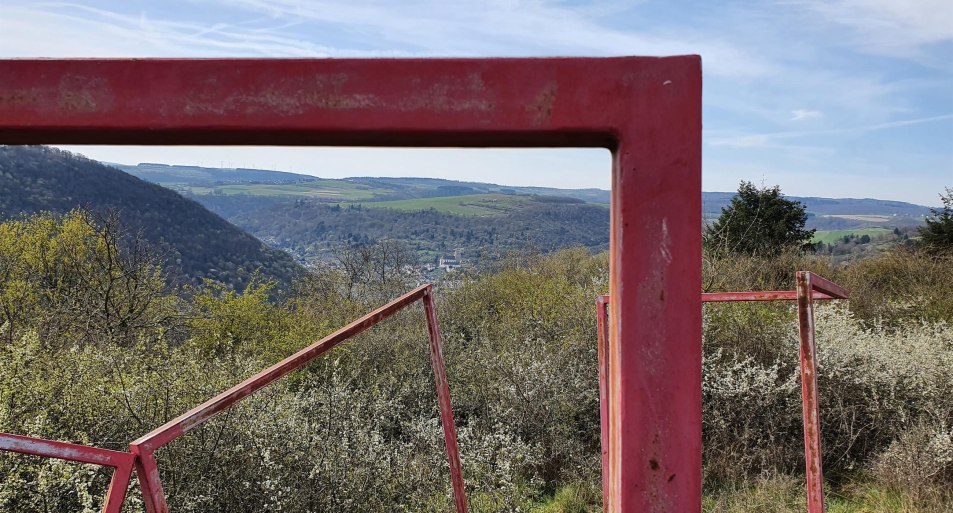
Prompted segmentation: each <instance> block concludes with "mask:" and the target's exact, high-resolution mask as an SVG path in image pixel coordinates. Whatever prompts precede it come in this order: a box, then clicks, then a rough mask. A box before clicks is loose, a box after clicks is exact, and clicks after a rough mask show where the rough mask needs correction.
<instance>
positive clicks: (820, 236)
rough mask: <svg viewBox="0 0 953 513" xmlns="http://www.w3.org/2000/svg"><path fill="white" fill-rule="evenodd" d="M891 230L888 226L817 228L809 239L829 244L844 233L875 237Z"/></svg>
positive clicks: (844, 234) (840, 237)
mask: <svg viewBox="0 0 953 513" xmlns="http://www.w3.org/2000/svg"><path fill="white" fill-rule="evenodd" d="M892 232H893V230H891V229H889V228H856V229H853V230H818V231H817V232H816V233H814V238H813V239H811V242H815V243H816V242H823V243H824V244H831V243H833V242H835V241H837V240H838V239H842V238H843V237H844V236H846V235H856V236H858V237H861V236H863V235H869V236H870V238H875V237H878V236H881V235H887V234H889V233H892Z"/></svg>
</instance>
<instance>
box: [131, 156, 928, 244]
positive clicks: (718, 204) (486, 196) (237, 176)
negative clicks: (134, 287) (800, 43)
mask: <svg viewBox="0 0 953 513" xmlns="http://www.w3.org/2000/svg"><path fill="white" fill-rule="evenodd" d="M120 167H121V168H122V169H124V170H126V171H128V172H129V173H131V174H134V175H136V176H139V177H142V178H143V179H145V180H150V181H153V182H156V183H159V184H162V185H164V186H166V187H169V188H172V189H173V190H176V191H178V192H180V193H181V194H183V195H184V196H186V197H188V198H192V199H195V200H196V201H198V202H200V203H201V204H203V205H204V206H205V207H207V208H209V209H210V210H212V211H213V212H216V213H218V214H219V215H221V216H222V217H224V218H225V219H228V220H229V221H231V222H232V223H234V224H236V225H238V226H239V227H241V228H243V229H245V230H248V231H249V232H250V233H252V234H253V235H255V236H256V237H258V238H260V239H261V240H263V241H266V242H267V243H268V244H270V245H272V246H273V247H278V248H282V249H285V250H288V251H290V252H292V253H293V254H294V255H295V256H297V257H299V258H305V259H311V258H323V257H324V256H325V255H326V253H327V251H328V250H329V249H330V248H332V247H333V246H334V245H335V244H339V243H341V242H342V241H351V242H368V241H374V240H378V239H380V238H383V237H392V238H398V239H402V240H405V241H406V242H408V243H409V244H410V245H411V246H412V247H413V248H414V249H416V250H417V251H418V252H419V253H421V254H422V255H427V254H430V253H439V252H447V251H454V250H461V251H462V252H463V253H464V254H467V255H468V256H469V257H470V258H471V259H476V258H477V255H487V254H496V253H499V252H501V251H505V250H507V249H519V247H520V246H521V245H531V246H535V247H537V248H538V249H541V250H544V251H548V250H551V249H558V248H560V247H565V246H570V245H574V244H581V245H584V246H587V247H589V248H590V249H593V250H597V249H600V248H604V247H607V245H608V237H609V211H608V208H606V207H607V206H608V202H609V199H610V192H609V191H607V190H603V189H557V188H551V187H519V186H507V185H498V184H492V183H483V182H465V181H457V180H445V179H440V178H412V177H401V178H390V177H353V178H343V179H330V178H318V177H315V176H310V175H302V174H295V173H286V172H279V171H267V170H260V169H258V170H254V169H216V168H205V167H195V166H166V165H162V164H138V165H136V166H120ZM734 194H735V193H734V192H703V193H702V212H703V216H704V218H705V219H706V220H711V219H714V218H716V217H717V216H718V215H719V214H720V212H721V209H722V208H723V207H725V206H726V205H728V203H729V202H730V201H731V198H732V197H733V196H734ZM789 198H790V199H792V200H796V201H801V202H802V203H804V204H805V205H806V207H807V211H808V228H816V229H818V230H819V232H818V237H819V240H824V238H825V237H827V236H828V235H830V237H828V238H831V237H834V235H833V234H840V232H842V231H846V232H847V233H848V234H849V233H851V232H852V231H856V232H857V233H861V231H863V230H867V231H870V230H875V231H876V230H879V231H883V232H892V231H893V229H894V228H895V227H908V226H916V225H919V224H922V223H923V218H924V216H925V215H928V214H929V209H928V208H927V207H924V206H920V205H914V204H911V203H904V202H900V201H889V200H878V199H852V198H837V199H834V198H817V197H804V198H802V197H795V196H792V197H789ZM477 218H479V219H477ZM554 219H558V222H555V223H554V222H552V220H554ZM871 233H873V232H871ZM838 237H840V235H838Z"/></svg>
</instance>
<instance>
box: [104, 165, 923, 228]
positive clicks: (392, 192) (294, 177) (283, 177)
mask: <svg viewBox="0 0 953 513" xmlns="http://www.w3.org/2000/svg"><path fill="white" fill-rule="evenodd" d="M115 166H117V167H118V168H120V169H122V170H123V171H126V172H128V173H130V174H132V175H135V176H138V177H140V178H142V179H143V180H148V181H150V182H154V183H158V184H161V185H165V186H167V187H171V188H174V189H176V190H179V191H181V192H187V193H190V194H195V195H199V196H201V195H207V194H218V195H226V196H228V195H236V194H248V195H253V196H294V197H306V198H310V199H315V200H320V201H329V202H339V201H360V202H362V203H363V202H369V201H400V200H412V199H424V198H444V197H452V196H469V195H475V194H516V195H537V196H555V197H566V198H575V199H579V200H582V201H585V202H589V203H608V202H609V196H610V193H609V191H607V190H604V189H594V188H593V189H557V188H553V187H519V186H508V185H497V184H492V183H483V182H464V181H457V180H444V179H440V178H389V177H354V178H342V179H331V178H318V177H315V176H311V175H303V174H296V173H287V172H283V171H267V170H261V169H217V168H207V167H196V166H168V165H164V164H138V165H135V166H130V165H122V164H115ZM734 194H735V193H734V192H703V193H702V211H703V212H704V213H705V215H706V217H715V216H717V215H718V213H719V212H720V211H721V209H722V207H724V206H725V205H727V204H728V202H729V201H731V198H732V196H734ZM789 199H792V200H796V201H800V202H802V203H804V204H805V205H806V206H807V210H808V212H809V213H811V214H813V215H814V216H817V217H823V216H864V215H866V216H891V217H901V218H914V221H915V220H916V219H918V218H920V219H922V217H923V216H925V215H928V214H929V208H928V207H925V206H922V205H914V204H912V203H905V202H902V201H891V200H880V199H869V198H864V199H854V198H819V197H798V196H789ZM908 221H909V220H908Z"/></svg>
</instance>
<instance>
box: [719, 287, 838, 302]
mask: <svg viewBox="0 0 953 513" xmlns="http://www.w3.org/2000/svg"><path fill="white" fill-rule="evenodd" d="M814 299H845V298H842V297H837V296H830V295H827V294H825V293H823V292H814ZM736 301H797V291H796V290H772V291H765V292H760V291H759V292H702V303H722V302H731V303H733V302H736Z"/></svg>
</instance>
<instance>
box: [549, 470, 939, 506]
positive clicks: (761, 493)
mask: <svg viewBox="0 0 953 513" xmlns="http://www.w3.org/2000/svg"><path fill="white" fill-rule="evenodd" d="M825 492H826V505H827V513H949V512H950V511H953V503H951V502H950V499H953V497H946V498H938V497H937V496H934V497H932V498H917V496H916V495H914V494H913V493H910V492H908V491H905V490H892V489H888V488H886V487H884V486H880V485H877V484H875V483H873V482H870V481H858V482H851V483H848V484H846V485H843V486H841V487H838V488H834V487H832V486H830V485H828V486H826V487H825ZM935 495H939V494H935ZM601 505H602V496H601V490H600V489H598V488H596V487H595V486H592V485H590V486H586V485H580V484H570V485H567V486H565V487H563V488H560V489H559V490H558V491H557V492H556V494H555V495H553V496H552V497H549V498H547V499H545V500H544V501H543V502H541V503H539V504H537V505H536V506H534V507H533V508H532V509H531V512H532V513H591V512H596V511H602V508H601ZM702 511H703V513H751V512H755V511H756V512H758V513H804V512H805V511H807V496H806V494H805V491H804V480H803V477H799V476H772V477H763V478H760V479H755V480H753V481H745V482H741V483H737V484H735V485H733V486H729V487H727V488H725V489H720V490H718V491H713V492H708V493H706V494H705V495H704V496H703V497H702Z"/></svg>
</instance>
